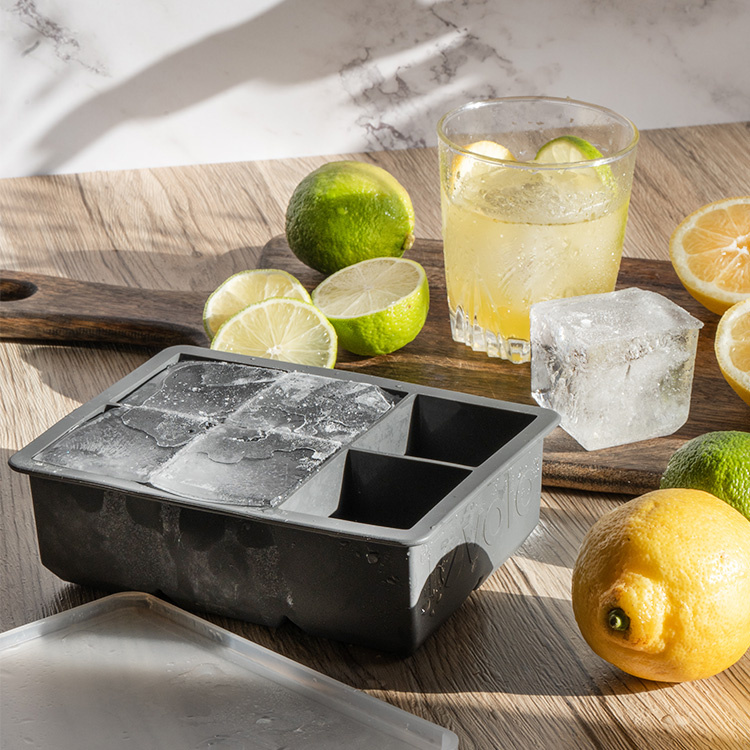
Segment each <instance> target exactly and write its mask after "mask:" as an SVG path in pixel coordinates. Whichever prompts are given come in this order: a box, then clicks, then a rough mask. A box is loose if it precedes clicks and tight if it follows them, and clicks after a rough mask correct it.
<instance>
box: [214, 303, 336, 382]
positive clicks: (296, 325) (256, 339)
mask: <svg viewBox="0 0 750 750" xmlns="http://www.w3.org/2000/svg"><path fill="white" fill-rule="evenodd" d="M211 348H212V349H217V350H219V351H222V352H234V353H236V354H249V355H251V356H253V357H264V358H266V359H278V360H280V361H282V362H293V363H295V364H301V365H314V366H317V367H333V366H334V365H335V364H336V349H337V345H336V331H335V330H334V328H333V326H332V325H331V324H330V323H329V322H328V320H327V319H326V317H325V316H324V315H323V314H322V313H321V312H320V310H318V309H317V308H316V307H315V306H314V305H311V304H309V303H307V302H302V301H300V300H296V299H284V298H279V297H275V298H272V299H267V300H263V301H262V302H256V303H255V304H254V305H249V306H248V307H245V308H244V309H242V310H240V312H238V313H237V314H236V315H233V316H232V317H231V318H229V320H227V322H226V323H224V325H222V326H221V328H219V330H218V331H217V333H216V336H214V338H213V341H211Z"/></svg>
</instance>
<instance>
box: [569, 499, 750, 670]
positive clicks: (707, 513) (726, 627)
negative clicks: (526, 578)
mask: <svg viewBox="0 0 750 750" xmlns="http://www.w3.org/2000/svg"><path fill="white" fill-rule="evenodd" d="M572 600H573V612H574V614H575V618H576V621H577V623H578V627H579V628H580V630H581V634H582V635H583V637H584V638H585V640H586V641H587V643H588V644H589V646H591V648H592V649H593V650H594V651H595V652H596V653H597V654H598V655H599V656H601V657H602V658H603V659H606V660H607V661H608V662H610V663H611V664H614V665H615V666H616V667H619V668H620V669H622V670H623V671H624V672H627V673H629V674H632V675H635V676H636V677H642V678H644V679H648V680H659V681H662V682H682V681H685V680H697V679H701V678H704V677H710V676H711V675H714V674H717V673H718V672H721V671H722V670H724V669H726V668H727V667H729V666H731V665H732V664H734V662H736V661H737V660H738V659H739V658H740V657H741V656H742V655H743V654H744V653H745V651H746V650H747V649H748V647H750V522H749V521H748V520H747V519H746V518H745V517H744V516H743V515H742V514H741V513H740V512H739V511H737V510H735V509H734V508H732V507H731V506H730V505H728V504H727V503H725V502H724V501H722V500H719V499H718V498H717V497H715V496H714V495H711V494H709V493H708V492H703V491H702V490H686V489H663V490H656V491H654V492H649V493H647V494H645V495H641V496H640V497H638V498H635V499H633V500H631V501H629V502H627V503H624V504H623V505H622V506H620V507H619V508H617V509H616V510H614V511H612V512H610V513H608V514H607V515H605V516H603V517H602V518H600V519H599V520H598V521H597V522H596V523H595V524H594V525H593V526H592V528H591V529H590V530H589V532H588V534H587V535H586V537H585V538H584V540H583V542H582V544H581V548H580V550H579V553H578V558H577V560H576V563H575V567H574V570H573V585H572Z"/></svg>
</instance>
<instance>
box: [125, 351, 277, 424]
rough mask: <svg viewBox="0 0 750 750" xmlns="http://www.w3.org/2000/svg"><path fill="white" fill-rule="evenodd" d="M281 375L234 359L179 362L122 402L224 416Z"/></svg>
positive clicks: (199, 414) (179, 412) (171, 410)
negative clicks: (232, 360)
mask: <svg viewBox="0 0 750 750" xmlns="http://www.w3.org/2000/svg"><path fill="white" fill-rule="evenodd" d="M282 375H283V371H281V370H274V369H271V368H268V367H250V366H248V365H242V364H237V363H234V362H190V361H188V362H178V363H176V364H174V365H172V366H171V367H169V368H167V369H166V370H164V371H163V372H162V373H161V374H160V375H159V376H157V377H156V378H152V379H151V380H149V381H148V382H147V383H144V384H143V385H142V386H141V387H140V388H138V389H137V390H135V391H133V393H131V394H130V395H129V396H128V397H127V398H125V399H123V403H125V404H132V405H143V406H145V407H148V408H150V409H157V410H159V411H169V412H177V413H178V414H187V415H189V416H193V417H195V416H198V417H209V418H214V419H224V418H226V417H227V416H228V415H229V414H231V413H232V412H233V411H235V409H237V408H239V407H240V406H241V405H242V404H244V403H245V402H246V401H248V400H249V399H251V398H252V397H253V396H255V395H256V394H257V393H259V392H260V391H262V390H263V389H264V388H266V387H267V386H268V385H270V384H271V383H273V382H274V381H275V380H276V379H278V378H279V377H281V376H282Z"/></svg>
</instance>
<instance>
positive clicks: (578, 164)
mask: <svg viewBox="0 0 750 750" xmlns="http://www.w3.org/2000/svg"><path fill="white" fill-rule="evenodd" d="M504 102H551V103H553V104H570V105H573V106H574V107H579V108H582V109H584V108H585V109H591V110H595V111H597V112H601V113H603V114H606V115H608V116H609V117H611V118H612V119H613V120H616V121H617V122H619V123H620V124H621V125H623V126H625V127H627V128H629V129H630V130H632V137H631V139H630V141H629V143H628V145H627V146H625V147H624V148H622V149H620V150H619V151H616V152H615V153H614V154H610V155H609V156H602V157H600V158H598V159H584V160H582V161H565V162H557V163H555V164H537V163H535V162H531V161H515V160H513V161H511V160H509V159H498V158H497V157H494V156H485V155H483V154H478V153H476V152H475V151H470V150H469V149H467V148H465V147H464V146H461V145H459V144H458V143H456V142H455V141H453V140H451V139H450V138H449V137H448V136H447V135H446V134H445V131H444V126H445V123H446V122H447V120H448V119H449V118H452V117H454V116H455V115H457V114H459V113H461V112H465V111H468V110H473V109H482V108H484V107H489V106H493V105H496V104H501V103H504ZM437 135H438V138H439V139H440V140H441V141H442V142H443V143H444V144H445V145H446V146H448V148H450V149H452V150H453V151H456V152H458V153H460V154H463V155H465V156H470V157H472V158H473V159H478V160H479V161H483V162H486V163H488V164H497V165H499V166H503V167H511V168H513V169H534V170H536V171H542V170H559V169H561V168H562V169H571V168H583V167H588V168H590V167H599V166H603V165H606V164H612V163H613V162H616V161H619V160H620V159H622V158H623V157H625V156H627V155H628V154H629V153H630V152H631V151H633V150H634V149H635V147H636V146H637V145H638V141H639V139H640V133H639V131H638V128H637V127H636V125H635V123H634V122H633V121H632V120H630V119H628V118H627V117H625V116H623V115H621V114H618V113H617V112H615V111H614V110H613V109H609V107H603V106H601V105H599V104H591V103H589V102H584V101H580V100H578V99H569V98H567V97H565V98H563V97H556V96H504V97H498V98H494V99H480V100H477V101H472V102H467V103H466V104H462V105H461V106H460V107H456V108H454V109H452V110H450V111H449V112H446V113H445V114H444V115H443V116H442V117H441V118H440V119H439V120H438V124H437Z"/></svg>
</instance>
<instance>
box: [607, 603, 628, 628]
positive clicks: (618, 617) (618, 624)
mask: <svg viewBox="0 0 750 750" xmlns="http://www.w3.org/2000/svg"><path fill="white" fill-rule="evenodd" d="M607 625H609V627H610V628H611V629H612V630H616V631H618V632H620V633H621V632H622V631H624V630H627V629H628V628H629V627H630V618H629V617H628V616H627V615H626V614H625V612H623V611H622V610H621V609H620V608H619V607H615V609H610V610H609V612H608V613H607Z"/></svg>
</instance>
